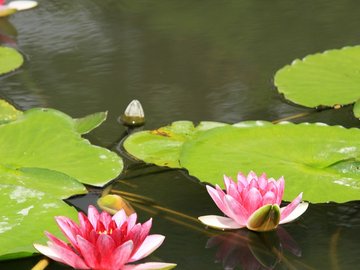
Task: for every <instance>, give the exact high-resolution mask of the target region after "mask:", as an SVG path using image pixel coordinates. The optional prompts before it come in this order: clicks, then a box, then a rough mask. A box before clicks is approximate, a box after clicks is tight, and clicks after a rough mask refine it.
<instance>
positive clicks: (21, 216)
mask: <svg viewBox="0 0 360 270" xmlns="http://www.w3.org/2000/svg"><path fill="white" fill-rule="evenodd" d="M0 193H1V196H0V204H1V214H0V239H1V241H0V260H6V259H14V258H20V257H26V256H31V255H32V254H33V253H34V252H36V250H35V249H34V247H33V243H34V242H38V243H44V242H46V238H45V237H44V231H45V230H46V231H51V232H59V229H58V228H57V225H56V223H55V220H54V216H59V215H60V216H63V215H64V216H68V217H71V218H73V219H74V218H76V216H77V211H76V210H75V209H74V208H73V207H70V206H69V205H67V204H66V203H65V202H63V201H62V200H59V199H57V198H55V197H52V196H50V195H48V194H45V193H44V192H41V191H39V190H36V189H30V188H26V187H23V186H17V185H3V184H0ZM39 221H40V222H39ZM55 234H59V233H55Z"/></svg>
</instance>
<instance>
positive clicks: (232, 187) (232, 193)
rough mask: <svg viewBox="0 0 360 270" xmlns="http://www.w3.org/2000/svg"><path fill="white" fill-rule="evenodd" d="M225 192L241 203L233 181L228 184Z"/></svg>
mask: <svg viewBox="0 0 360 270" xmlns="http://www.w3.org/2000/svg"><path fill="white" fill-rule="evenodd" d="M227 194H228V195H230V196H231V197H233V198H234V199H235V200H237V201H238V202H239V203H240V204H241V203H242V198H241V195H240V193H239V191H238V189H237V185H236V184H235V183H234V182H233V183H232V184H231V185H229V189H228V191H227Z"/></svg>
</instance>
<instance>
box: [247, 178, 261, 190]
mask: <svg viewBox="0 0 360 270" xmlns="http://www.w3.org/2000/svg"><path fill="white" fill-rule="evenodd" d="M252 188H255V189H257V190H259V184H258V181H257V179H252V180H251V181H250V183H249V185H248V189H252Z"/></svg>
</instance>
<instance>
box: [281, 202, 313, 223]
mask: <svg viewBox="0 0 360 270" xmlns="http://www.w3.org/2000/svg"><path fill="white" fill-rule="evenodd" d="M308 206H309V204H308V203H307V202H302V203H300V204H299V205H298V206H297V207H296V208H295V209H294V210H293V211H292V212H291V213H290V214H289V215H288V216H287V217H286V218H283V219H282V220H280V224H284V223H288V222H291V221H293V220H295V219H297V218H298V217H300V216H301V215H302V214H303V213H304V212H305V211H306V209H307V208H308Z"/></svg>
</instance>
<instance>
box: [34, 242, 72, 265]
mask: <svg viewBox="0 0 360 270" xmlns="http://www.w3.org/2000/svg"><path fill="white" fill-rule="evenodd" d="M48 243H49V242H48ZM34 248H35V249H36V250H37V251H39V252H40V253H41V254H43V255H45V256H46V257H49V258H50V259H53V260H54V261H57V262H61V263H66V262H65V261H64V258H61V257H60V256H59V254H58V253H57V252H56V251H55V250H54V249H53V248H50V247H48V246H43V245H40V244H34Z"/></svg>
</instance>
